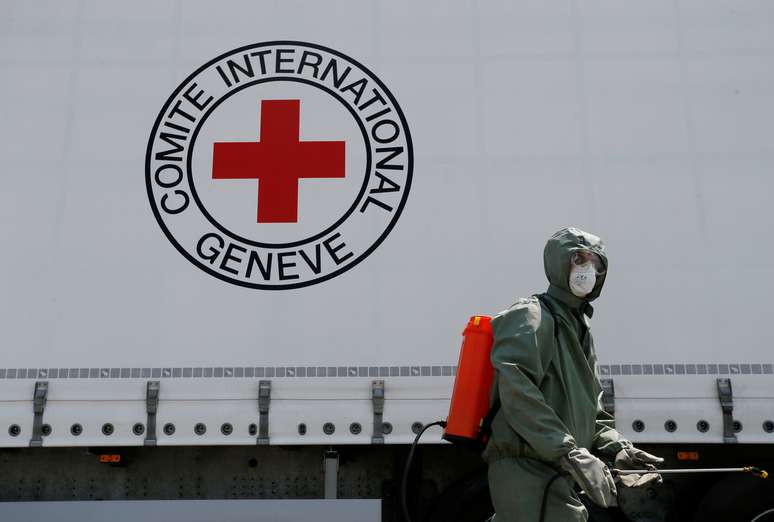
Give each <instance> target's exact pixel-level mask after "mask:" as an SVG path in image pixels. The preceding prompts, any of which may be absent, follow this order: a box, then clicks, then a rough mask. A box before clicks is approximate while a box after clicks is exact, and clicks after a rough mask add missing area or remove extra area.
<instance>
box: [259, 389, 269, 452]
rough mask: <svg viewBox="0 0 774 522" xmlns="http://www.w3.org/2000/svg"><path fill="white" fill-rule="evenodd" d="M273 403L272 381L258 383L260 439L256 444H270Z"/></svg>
mask: <svg viewBox="0 0 774 522" xmlns="http://www.w3.org/2000/svg"><path fill="white" fill-rule="evenodd" d="M270 403H271V381H259V382H258V439H257V441H256V444H259V445H261V446H264V445H268V444H269V404H270Z"/></svg>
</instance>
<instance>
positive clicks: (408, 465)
mask: <svg viewBox="0 0 774 522" xmlns="http://www.w3.org/2000/svg"><path fill="white" fill-rule="evenodd" d="M430 426H440V427H442V428H445V427H446V421H435V422H431V423H430V424H427V425H425V426H423V427H422V429H421V430H420V431H419V433H417V436H416V437H415V438H414V444H412V445H411V450H410V451H409V454H408V459H406V467H405V468H404V469H403V482H402V483H401V485H400V504H401V506H402V507H403V518H405V519H406V522H411V516H410V515H409V510H408V503H407V502H406V496H407V494H406V489H407V488H408V477H409V472H411V461H412V460H414V452H415V451H416V449H417V446H418V445H419V439H420V437H422V435H423V434H424V433H425V431H426V430H427V428H429V427H430Z"/></svg>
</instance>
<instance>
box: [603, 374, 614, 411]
mask: <svg viewBox="0 0 774 522" xmlns="http://www.w3.org/2000/svg"><path fill="white" fill-rule="evenodd" d="M599 383H600V384H601V385H602V409H603V410H605V411H606V412H607V413H609V414H610V415H613V416H615V385H614V384H613V379H600V380H599Z"/></svg>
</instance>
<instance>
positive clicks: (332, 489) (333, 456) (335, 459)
mask: <svg viewBox="0 0 774 522" xmlns="http://www.w3.org/2000/svg"><path fill="white" fill-rule="evenodd" d="M324 460H325V488H324V496H323V498H326V499H335V498H336V494H337V492H338V487H339V453H338V452H337V451H333V450H329V451H326V452H325V459H324Z"/></svg>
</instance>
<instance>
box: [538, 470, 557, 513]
mask: <svg viewBox="0 0 774 522" xmlns="http://www.w3.org/2000/svg"><path fill="white" fill-rule="evenodd" d="M561 476H562V474H561V473H557V474H556V475H554V476H553V477H551V480H549V481H548V484H546V489H544V490H543V500H542V502H540V519H539V520H540V522H543V521H544V520H545V519H546V504H548V490H549V489H551V484H553V483H554V481H555V480H556V479H558V478H559V477H561Z"/></svg>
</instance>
